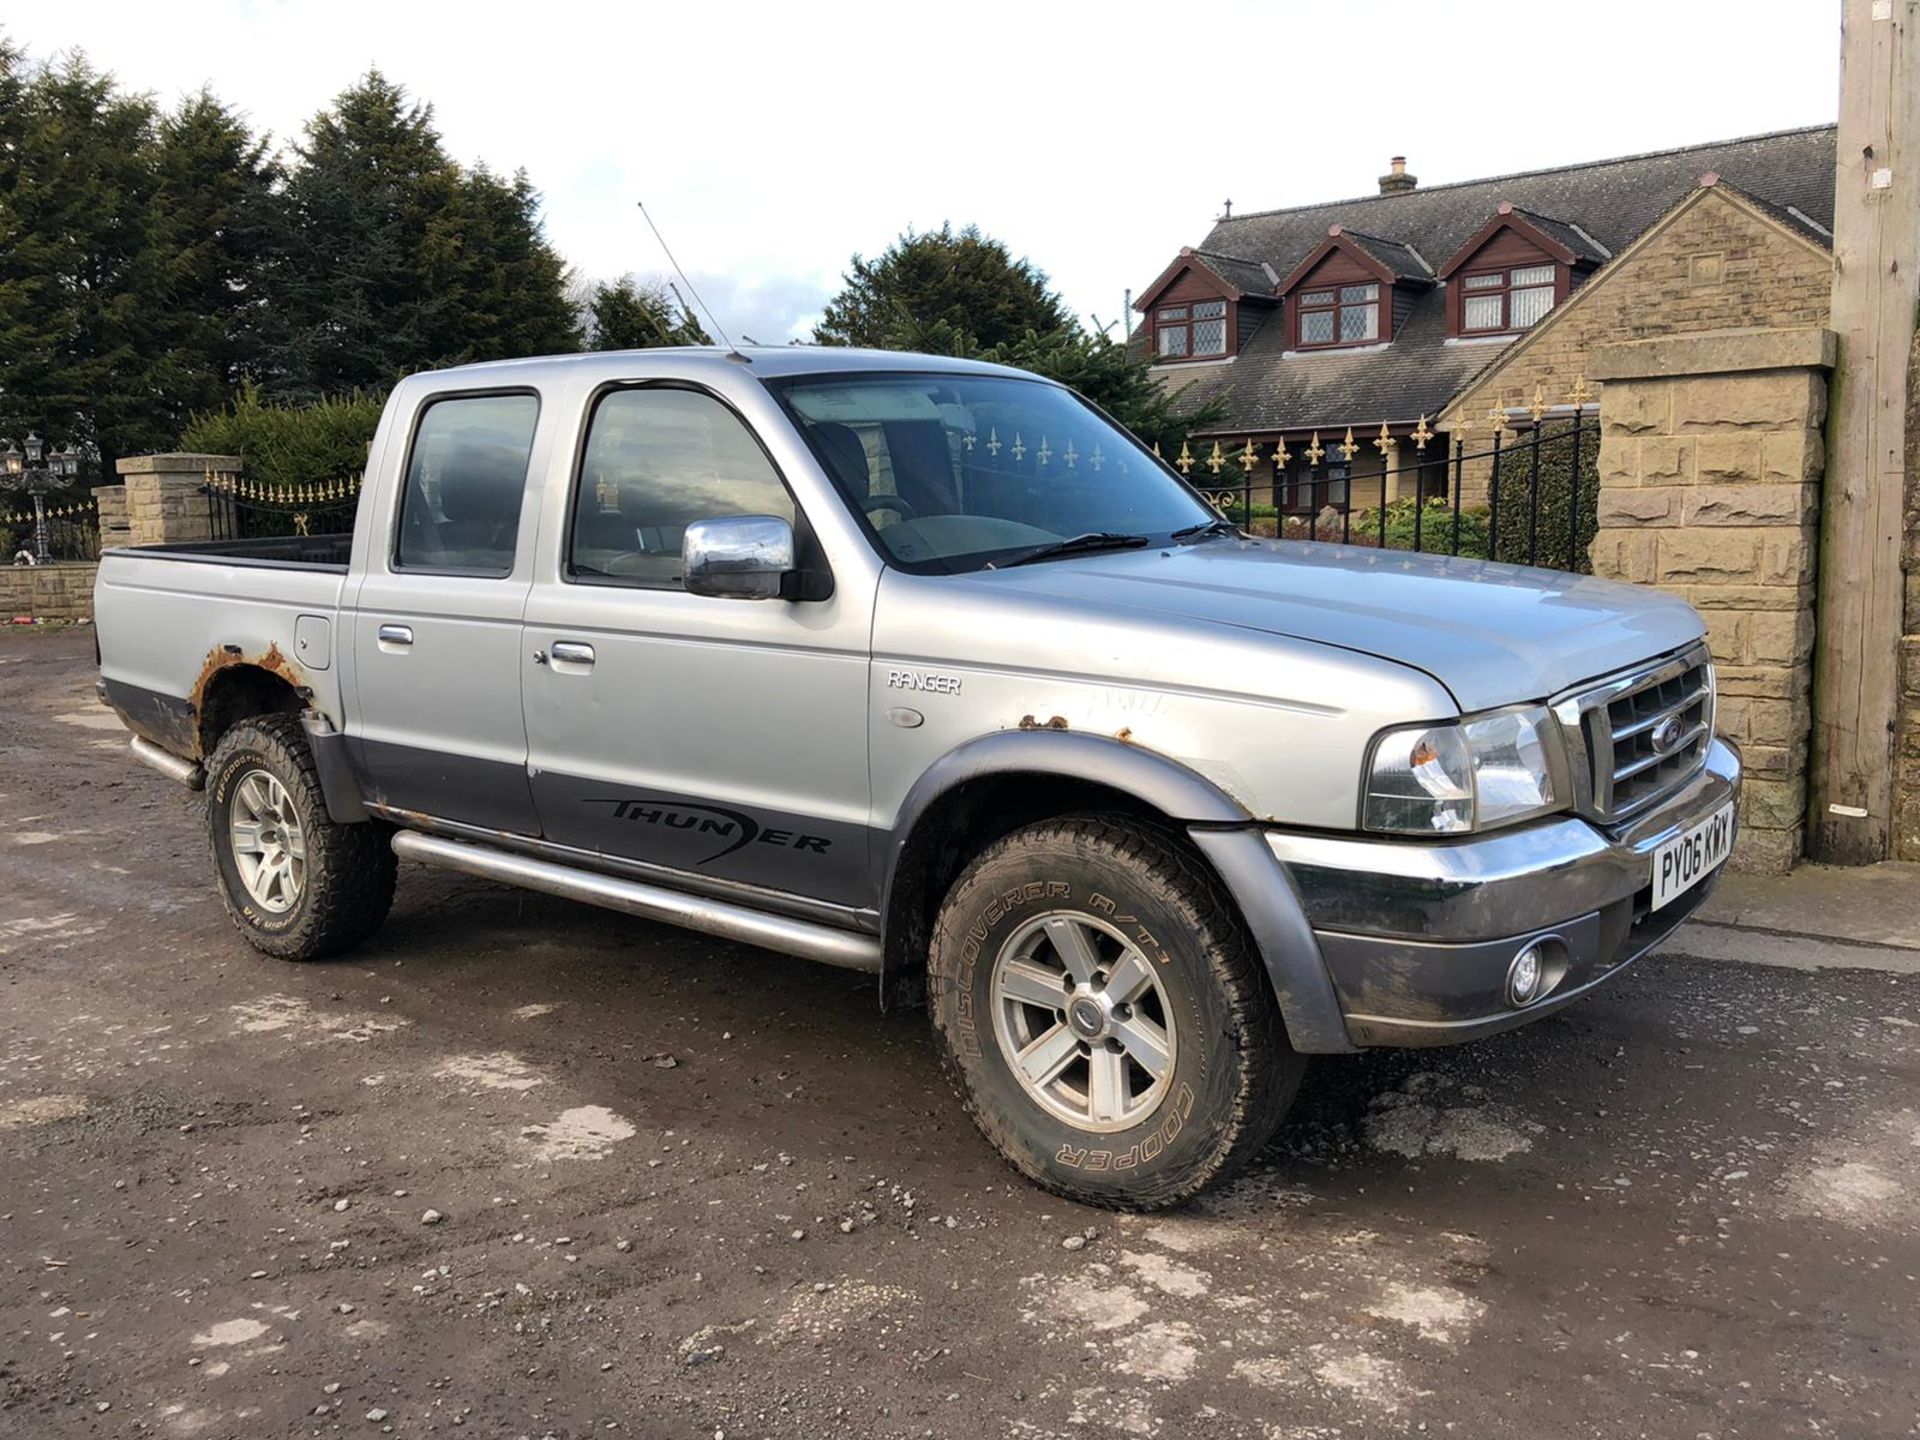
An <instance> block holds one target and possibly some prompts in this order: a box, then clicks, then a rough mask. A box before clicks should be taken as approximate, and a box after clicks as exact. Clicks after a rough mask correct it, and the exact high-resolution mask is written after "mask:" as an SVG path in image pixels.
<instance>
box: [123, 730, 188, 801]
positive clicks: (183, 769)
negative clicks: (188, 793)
mask: <svg viewBox="0 0 1920 1440" xmlns="http://www.w3.org/2000/svg"><path fill="white" fill-rule="evenodd" d="M129 748H130V749H131V750H132V751H133V758H134V759H136V760H138V761H139V762H140V763H141V764H142V765H145V766H147V767H148V768H149V769H153V770H158V771H159V772H160V773H161V774H162V775H164V776H166V777H167V778H168V779H169V780H173V781H176V782H178V783H179V784H181V785H184V786H186V787H187V789H189V790H204V789H206V788H207V772H206V771H205V770H204V769H202V768H201V767H200V766H199V765H196V764H195V763H194V762H193V761H191V760H182V759H181V758H180V757H179V756H178V755H175V754H174V753H173V752H172V751H171V750H162V749H161V748H160V747H159V746H158V745H156V744H154V743H153V742H152V741H151V740H142V739H141V738H140V737H139V736H138V735H136V736H134V737H133V744H132V745H131V746H130V747H129Z"/></svg>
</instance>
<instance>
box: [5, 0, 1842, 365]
mask: <svg viewBox="0 0 1920 1440" xmlns="http://www.w3.org/2000/svg"><path fill="white" fill-rule="evenodd" d="M1839 15H1840V4H1839V0H1611V3H1608V4H1603V5H1554V4H1547V3H1541V0H1525V3H1518V0H1481V3H1457V0H1417V3H1402V0H1369V3H1359V4H1355V3H1347V4H1336V5H1315V6H1307V5H1303V4H1298V3H1294V0H1267V3H1264V4H1245V5H1242V4H1226V3H1218V0H1214V3H1202V4H1198V5H1192V4H1168V3H1163V4H1160V5H1145V4H1133V3H1115V0H1108V3H1101V4H1066V3H1048V0H1024V3H1020V4H1008V3H1001V0H967V3H964V4H943V5H927V4H914V3H906V0H893V3H879V4H855V3H838V0H836V3H823V0H811V3H791V0H789V3H784V4H759V3H753V0H721V3H714V0H708V3H704V4H702V3H694V4H686V3H673V4H659V5H656V4H648V3H644V0H641V3H624V4H618V5H606V6H594V5H585V4H566V3H559V0H547V3H544V4H539V5H529V4H525V3H517V4H513V5H496V4H490V3H466V4H460V5H441V4H424V3H407V0H385V3H381V4H372V3H364V0H279V3H275V0H184V3H177V4H161V3H154V0H137V3H94V0H11V3H9V4H8V6H7V7H6V12H5V16H4V18H0V25H3V26H4V27H5V28H6V30H7V32H8V33H9V34H10V35H11V37H12V38H13V39H14V41H15V42H16V43H20V44H23V45H25V46H26V47H27V48H28V50H29V51H30V52H31V53H33V54H34V55H35V56H36V57H41V58H44V57H46V56H47V55H49V54H51V53H53V52H56V51H60V50H65V49H68V48H72V47H78V48H80V49H83V50H85V51H86V52H87V53H88V55H89V56H90V57H91V58H92V59H93V61H94V62H95V63H96V64H97V65H99V66H100V67H102V68H105V69H109V70H111V71H113V72H114V73H115V74H116V75H118V76H119V77H120V78H121V80H122V81H124V82H125V83H126V84H127V85H129V86H131V87H134V88H137V89H143V90H150V91H153V92H155V93H156V94H157V95H158V96H159V97H160V98H162V99H163V100H166V101H171V100H173V99H174V98H175V97H177V96H178V95H179V94H180V93H181V92H183V91H186V90H191V89H195V88H197V87H198V86H199V85H200V84H201V83H203V82H205V83H207V84H210V85H211V86H212V87H213V89H214V90H215V91H216V93H218V94H219V95H220V96H221V97H222V98H223V99H225V100H226V101H227V102H228V103H230V104H232V105H235V106H237V107H239V108H240V109H241V110H243V111H244V112H246V113H247V114H248V115H249V116H250V117H251V119H252V121H253V123H254V124H255V125H256V126H257V127H258V128H261V129H264V130H268V131H270V132H272V134H273V135H274V136H275V137H276V138H278V139H279V140H281V141H286V140H289V139H292V138H295V137H297V136H298V134H299V131H300V127H301V125H302V123H303V122H304V120H305V119H306V117H307V116H308V115H310V114H311V113H312V112H313V111H314V110H316V109H318V108H319V107H321V106H322V105H324V104H325V103H326V102H327V101H328V99H329V98H330V97H331V96H333V95H335V94H336V93H338V92H339V91H340V90H341V89H342V88H344V87H345V86H346V85H347V84H349V83H351V81H352V80H353V79H354V78H355V76H357V75H359V74H361V73H362V72H364V71H365V70H366V69H368V68H369V67H370V66H378V67H379V68H380V69H382V70H383V71H385V72H386V74H387V75H388V77H389V78H391V79H393V80H396V81H398V82H400V83H402V84H404V85H405V86H406V87H407V88H408V89H409V90H410V91H412V92H413V93H414V94H415V95H417V96H419V97H421V98H424V99H426V100H429V101H431V102H432V104H433V106H434V110H435V115H436V118H437V121H438V123H439V127H440V130H441V132H442V133H443V134H444V135H445V137H446V142H447V145H448V148H449V149H450V150H451V152H452V153H453V154H454V155H455V156H456V157H458V158H459V159H461V160H463V161H479V160H484V161H485V162H486V163H488V164H489V165H491V166H493V167H494V168H495V169H497V170H503V171H511V170H514V169H516V168H520V167H524V168H525V169H526V170H527V172H528V173H529V174H530V175H531V176H532V178H533V181H534V183H535V184H536V185H537V186H539V188H540V189H541V190H542V191H543V192H544V194H545V197H546V218H547V229H548V234H549V235H550V237H551V238H552V240H553V241H554V243H555V244H556V245H557V246H558V247H559V249H560V250H561V252H562V253H563V254H564V255H565V256H566V257H567V259H568V261H569V262H570V263H572V264H573V265H574V266H575V267H576V268H577V269H578V270H579V271H581V272H582V273H583V274H585V275H588V276H594V277H606V276H612V275H617V274H620V273H622V272H625V271H628V270H635V271H639V272H640V273H642V274H653V273H659V272H661V271H663V270H664V263H663V261H662V260H661V258H660V255H659V251H658V249H657V247H656V246H655V244H654V242H653V239H652V237H651V236H650V235H649V234H648V233H647V230H646V226H645V225H644V223H643V222H642V221H641V219H640V216H639V214H638V212H637V211H636V210H635V209H634V202H635V201H636V200H642V199H643V200H645V201H646V202H647V206H648V209H649V210H650V212H651V213H652V214H653V216H654V218H655V219H656V220H657V221H658V222H659V224H660V226H661V228H662V230H664V231H665V233H666V236H667V239H668V241H669V242H670V243H671V244H672V246H673V247H674V250H675V252H676V254H677V255H678V256H679V259H680V261H681V263H682V264H683V265H685V266H686V267H687V269H688V270H689V271H690V272H691V273H692V275H693V278H694V282H695V284H696V285H698V286H699V288H700V290H701V291H702V293H703V294H704V295H705V298H706V300H707V302H708V303H709V304H710V305H712V306H713V308H714V309H715V310H716V311H717V312H718V313H719V317H720V321H721V323H722V324H723V325H726V326H727V327H729V328H730V329H731V330H733V332H734V338H735V339H739V338H740V335H741V334H742V333H743V332H744V333H745V334H749V335H752V336H754V337H755V338H756V339H759V340H761V341H764V342H777V341H783V340H786V339H788V338H789V337H791V336H801V335H805V334H806V333H807V331H808V330H809V329H810V327H811V325H812V322H813V321H814V319H816V318H817V317H818V314H819V311H820V307H821V306H822V304H823V303H824V302H825V300H826V298H827V297H828V296H829V295H831V294H832V293H833V291H834V289H835V288H837V282H838V279H839V276H840V274H841V272H842V271H843V270H844V268H845V266H846V263H847V259H848V257H849V256H850V255H851V254H853V253H854V252H856V251H859V252H863V253H866V254H873V253H875V252H878V251H880V250H882V249H884V248H885V246H886V245H887V243H888V242H889V240H891V239H892V238H893V237H894V236H895V235H896V234H898V233H899V232H900V231H901V230H903V229H906V228H907V227H910V226H911V227H917V228H920V229H927V228H932V227H937V226H938V225H939V224H940V223H941V222H942V221H943V220H951V221H953V222H954V223H955V224H964V223H967V222H973V223H977V224H979V225H980V226H981V227H982V228H983V229H985V230H986V231H988V232H989V233H990V234H993V235H996V236H998V237H999V238H1001V239H1002V240H1004V241H1006V242H1007V244H1008V245H1009V246H1011V247H1012V248H1013V249H1014V250H1015V252H1016V253H1021V254H1025V255H1027V256H1028V257H1030V258H1031V259H1032V260H1033V261H1034V262H1035V263H1036V264H1038V265H1039V266H1040V267H1041V268H1043V269H1044V270H1046V271H1047V272H1048V273H1049V274H1050V275H1051V276H1052V277H1053V279H1054V281H1055V283H1056V284H1057V285H1058V287H1059V289H1060V291H1061V293H1062V294H1063V295H1064V296H1065V297H1066V299H1067V301H1068V303H1069V304H1071V305H1072V306H1073V307H1074V308H1075V309H1076V310H1078V311H1079V312H1080V314H1081V315H1082V316H1083V317H1094V316H1097V317H1098V318H1099V320H1101V321H1103V322H1106V323H1109V324H1111V323H1112V322H1114V321H1116V320H1117V319H1119V318H1120V311H1121V306H1122V295H1123V292H1124V291H1125V290H1126V289H1127V288H1128V287H1132V288H1134V289H1135V290H1138V289H1140V288H1141V287H1143V286H1144V285H1145V284H1146V283H1147V282H1148V281H1150V280H1151V279H1152V278H1153V277H1154V276H1155V275H1156V274H1158V273H1159V271H1160V270H1161V269H1162V267H1163V266H1165V264H1166V263H1167V262H1168V261H1169V260H1170V259H1172V258H1173V255H1174V253H1175V252H1176V251H1177V250H1178V248H1179V247H1180V246H1181V245H1183V244H1197V243H1198V242H1199V241H1200V239H1201V238H1202V237H1203V236H1204V235H1205V234H1206V231H1207V228H1208V226H1209V224H1210V223H1211V221H1212V219H1213V217H1214V216H1215V215H1217V214H1218V213H1219V211H1220V208H1221V203H1222V201H1223V200H1225V199H1227V198H1229V197H1230V198H1231V199H1232V201H1233V205H1234V209H1235V210H1236V211H1247V210H1264V209H1271V208H1274V207H1276V206H1283V205H1290V204H1300V203H1306V202H1311V201H1318V200H1327V199H1334V198H1338V197H1341V196H1346V195H1359V194H1365V193H1368V192H1370V191H1372V190H1373V188H1374V179H1375V177H1376V176H1377V175H1379V174H1380V173H1381V172H1382V171H1383V170H1384V169H1385V168H1386V164H1387V159H1388V157H1389V156H1390V155H1394V154H1402V153H1404V154H1405V155H1406V156H1407V157H1408V169H1409V170H1411V171H1412V172H1413V173H1414V174H1416V175H1418V176H1419V177H1420V179H1421V182H1422V183H1423V184H1432V183H1436V182H1441V181H1449V180H1464V179H1471V178H1474V177H1476V176H1482V175H1494V174H1502V173H1506V172H1510V171H1514V170H1524V169H1533V168H1538V167H1542V166H1549V165H1559V164H1566V163H1569V162H1572V161H1578V160H1590V159H1598V158H1601V157H1604V156H1609V155H1619V154H1630V153H1633V152H1636V151H1642V150H1654V149H1665V148H1668V147H1671V146H1675V145H1683V144H1689V143H1693V142H1697V141H1704V140H1717V139H1724V138H1727V137H1730V136H1735V135H1746V134H1752V133H1755V132H1760V131H1767V130H1779V129H1786V128H1789V127H1793V126H1799V125H1811V124H1819V123H1823V122H1826V121H1830V120H1832V119H1833V118H1834V115H1835V112H1836V100H1835V95H1836V89H1837V78H1838V64H1839V60H1838V57H1839Z"/></svg>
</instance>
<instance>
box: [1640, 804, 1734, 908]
mask: <svg viewBox="0 0 1920 1440" xmlns="http://www.w3.org/2000/svg"><path fill="white" fill-rule="evenodd" d="M1732 848H1733V806H1732V804H1730V803H1729V804H1726V805H1722V806H1721V807H1720V808H1719V809H1718V810H1716V811H1714V812H1713V814H1711V815H1709V816H1708V817H1707V818H1706V819H1704V820H1702V821H1701V822H1700V823H1699V824H1698V825H1695V826H1694V827H1693V828H1692V829H1691V830H1687V831H1685V832H1684V833H1682V834H1679V835H1676V836H1674V837H1673V839H1671V840H1669V841H1667V843H1666V844H1664V845H1662V846H1661V847H1660V848H1659V849H1658V850H1656V851H1654V852H1653V908H1654V909H1655V910H1658V909H1659V908H1660V907H1661V906H1662V905H1665V904H1667V903H1668V902H1669V901H1672V900H1677V899H1679V898H1680V897H1681V896H1682V895H1684V894H1686V893H1687V891H1689V890H1691V889H1692V888H1693V887H1694V886H1696V885H1698V884H1699V883H1700V882H1701V881H1702V880H1704V879H1706V878H1707V876H1709V875H1711V874H1712V873H1713V872H1714V870H1715V869H1716V868H1718V866H1719V865H1720V862H1721V861H1723V860H1725V859H1726V858H1727V851H1728V850H1730V849H1732Z"/></svg>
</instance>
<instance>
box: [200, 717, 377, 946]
mask: <svg viewBox="0 0 1920 1440" xmlns="http://www.w3.org/2000/svg"><path fill="white" fill-rule="evenodd" d="M261 770H264V771H266V772H267V774H269V775H271V776H272V777H273V778H274V779H275V780H277V781H279V783H280V785H281V787H282V788H283V789H284V791H285V794H286V796H287V799H288V800H289V801H290V802H291V805H292V809H293V812H294V814H295V816H296V817H297V819H298V821H299V824H300V828H301V831H302V834H303V837H304V839H305V851H306V858H305V879H304V883H303V884H302V885H301V887H300V892H299V895H298V897H297V898H296V899H295V900H294V901H293V903H292V904H291V906H290V907H289V908H287V909H286V910H284V911H281V912H279V913H274V912H272V911H270V910H269V909H267V908H266V907H264V906H263V905H261V904H260V903H258V902H257V901H256V900H255V898H254V897H253V895H251V894H250V893H249V892H248V889H247V886H246V883H245V881H244V880H243V879H242V877H241V874H240V867H239V862H238V860H237V859H236V858H235V855H234V847H233V843H232V840H231V833H230V824H231V818H232V812H233V805H234V792H235V790H236V788H237V787H238V785H239V784H240V783H241V782H242V781H243V780H244V778H245V777H246V776H248V775H250V774H252V773H254V772H255V771H261ZM206 772H207V786H206V789H207V839H208V848H209V850H210V852H211V854H212V858H213V871H214V875H215V877H216V879H217V880H218V881H219V888H220V898H221V900H222V901H223V902H224V903H225V905H226V907H227V914H228V915H230V916H232V917H233V923H234V924H235V925H236V926H238V927H239V930H240V933H241V934H242V935H244V936H246V938H247V941H248V943H250V944H251V945H252V946H253V947H254V948H255V949H256V950H259V951H261V952H263V953H264V954H267V955H272V956H274V957H275V958H277V959H281V960H323V959H325V958H327V957H328V956H331V955H338V954H339V953H341V952H342V951H344V950H350V949H352V948H353V947H354V946H356V945H358V944H360V943H361V942H362V941H364V940H366V939H367V938H368V937H369V936H371V935H372V934H373V933H374V932H375V931H376V930H378V929H379V928H380V926H381V924H382V923H383V922H384V921H385V920H386V918H387V911H388V909H390V908H391V906H392V905H393V886H394V876H395V872H396V869H397V862H396V860H395V858H394V854H393V851H392V849H391V848H390V846H389V840H390V838H391V836H392V833H393V832H392V830H391V828H390V827H389V826H386V825H383V824H381V823H380V822H378V821H361V822H359V823H356V824H352V825H340V824H336V823H335V822H334V821H333V820H332V819H331V818H330V817H329V816H328V814H327V802H326V799H325V796H324V795H323V793H322V791H321V789H320V776H319V772H318V771H317V770H316V769H315V768H314V763H313V752H312V750H310V749H309V748H308V745H307V736H306V731H305V730H304V729H303V728H302V727H301V724H300V720H299V717H298V716H294V715H261V716H256V717H255V718H253V719H249V720H242V721H240V722H239V723H238V724H236V725H234V726H233V727H232V728H231V729H230V730H228V731H227V732H226V734H224V735H223V736H221V737H220V742H219V743H218V744H217V745H215V746H214V749H213V754H212V755H211V756H209V757H208V759H207V762H206Z"/></svg>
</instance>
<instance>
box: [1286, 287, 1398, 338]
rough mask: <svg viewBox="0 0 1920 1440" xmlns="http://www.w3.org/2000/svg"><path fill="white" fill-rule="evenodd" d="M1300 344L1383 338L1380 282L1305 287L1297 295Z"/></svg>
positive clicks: (1296, 305)
mask: <svg viewBox="0 0 1920 1440" xmlns="http://www.w3.org/2000/svg"><path fill="white" fill-rule="evenodd" d="M1294 305H1295V307H1296V309H1295V313H1296V314H1297V315H1298V316H1299V317H1300V318H1299V323H1300V336H1299V338H1300V344H1301V346H1302V347H1307V346H1314V345H1365V344H1367V343H1368V342H1369V341H1373V340H1378V339H1379V338H1380V286H1379V285H1378V284H1377V283H1369V284H1366V285H1341V286H1338V287H1337V288H1334V289H1330V290H1303V291H1301V292H1300V294H1299V296H1298V298H1296V299H1295V301H1294Z"/></svg>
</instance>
